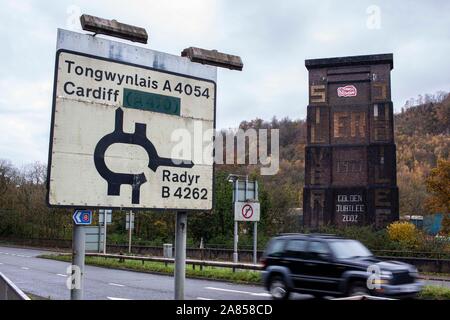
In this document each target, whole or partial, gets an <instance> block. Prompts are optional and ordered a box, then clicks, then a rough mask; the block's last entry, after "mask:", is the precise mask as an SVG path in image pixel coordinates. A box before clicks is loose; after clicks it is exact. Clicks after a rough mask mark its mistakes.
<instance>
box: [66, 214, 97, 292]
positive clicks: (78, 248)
mask: <svg viewBox="0 0 450 320" xmlns="http://www.w3.org/2000/svg"><path fill="white" fill-rule="evenodd" d="M72 220H73V235H72V266H71V270H72V274H71V279H72V286H71V290H70V297H71V299H72V300H82V299H83V285H84V256H85V250H86V248H85V233H84V232H85V231H84V227H83V226H85V225H90V224H91V223H92V211H90V210H75V212H74V213H73V215H72Z"/></svg>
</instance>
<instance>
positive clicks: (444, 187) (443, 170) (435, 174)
mask: <svg viewBox="0 0 450 320" xmlns="http://www.w3.org/2000/svg"><path fill="white" fill-rule="evenodd" d="M426 186H427V190H428V192H429V194H430V195H429V197H428V198H427V200H426V206H427V208H428V209H429V210H430V211H432V212H442V214H443V215H444V218H443V221H442V232H443V233H445V234H449V233H450V160H445V159H439V160H438V164H437V167H436V168H434V169H432V170H431V172H430V175H429V176H428V178H427V180H426Z"/></svg>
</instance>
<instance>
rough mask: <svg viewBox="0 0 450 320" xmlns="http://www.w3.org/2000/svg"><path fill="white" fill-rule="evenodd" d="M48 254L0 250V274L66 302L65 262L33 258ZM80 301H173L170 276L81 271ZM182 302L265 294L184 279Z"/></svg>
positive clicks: (256, 289) (261, 297) (247, 287)
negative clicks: (82, 296)
mask: <svg viewBox="0 0 450 320" xmlns="http://www.w3.org/2000/svg"><path fill="white" fill-rule="evenodd" d="M44 253H49V252H47V251H42V250H34V249H22V248H15V247H0V272H2V273H3V274H4V275H6V276H7V277H8V278H9V279H11V280H12V281H13V282H14V283H15V284H16V285H17V286H18V287H19V288H20V289H22V290H23V291H25V292H27V293H31V294H34V295H37V296H41V297H44V298H50V299H59V300H63V299H70V292H69V290H68V289H67V288H66V280H67V274H66V269H67V267H68V266H69V263H67V262H61V261H54V260H47V259H41V258H37V256H38V255H40V254H44ZM84 288H85V292H84V298H85V299H92V300H105V299H110V300H114V299H117V300H119V299H133V300H134V299H139V300H147V299H148V300H158V299H173V297H174V293H173V290H174V280H173V277H172V276H164V275H154V274H148V273H140V272H131V271H123V270H114V269H106V268H100V267H94V266H86V267H85V283H84ZM185 293H186V299H195V300H196V299H199V300H202V299H204V300H209V299H212V300H216V299H220V300H228V299H229V300H242V299H243V300H246V299H251V300H265V299H270V297H269V295H268V293H267V292H266V291H265V290H264V289H263V288H262V287H261V286H257V285H238V284H233V283H227V282H219V281H210V280H197V279H186V286H185Z"/></svg>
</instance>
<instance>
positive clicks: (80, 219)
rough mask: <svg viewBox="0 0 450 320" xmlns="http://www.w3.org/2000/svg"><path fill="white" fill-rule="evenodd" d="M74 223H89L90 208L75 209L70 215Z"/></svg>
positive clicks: (90, 219) (90, 221) (90, 218)
mask: <svg viewBox="0 0 450 320" xmlns="http://www.w3.org/2000/svg"><path fill="white" fill-rule="evenodd" d="M72 219H73V222H75V224H91V223H92V211H91V210H76V211H75V212H74V214H73V216H72Z"/></svg>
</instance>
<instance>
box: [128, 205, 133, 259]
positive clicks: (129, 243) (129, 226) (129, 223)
mask: <svg viewBox="0 0 450 320" xmlns="http://www.w3.org/2000/svg"><path fill="white" fill-rule="evenodd" d="M128 217H129V220H128V221H129V222H128V253H131V235H132V234H131V233H132V232H133V229H134V213H133V211H131V210H130V212H129V213H128Z"/></svg>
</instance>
